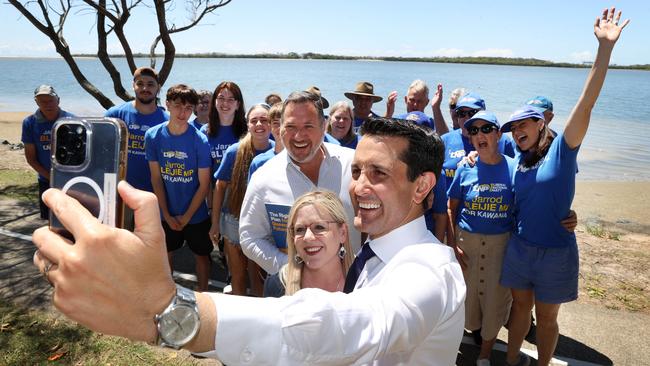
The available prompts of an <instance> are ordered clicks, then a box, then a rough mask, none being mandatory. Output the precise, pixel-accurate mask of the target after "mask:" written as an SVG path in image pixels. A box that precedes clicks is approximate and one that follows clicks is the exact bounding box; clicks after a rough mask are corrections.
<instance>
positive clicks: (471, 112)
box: [456, 109, 478, 118]
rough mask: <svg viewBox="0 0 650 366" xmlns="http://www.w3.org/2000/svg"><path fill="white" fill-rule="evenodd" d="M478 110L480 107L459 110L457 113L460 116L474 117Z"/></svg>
mask: <svg viewBox="0 0 650 366" xmlns="http://www.w3.org/2000/svg"><path fill="white" fill-rule="evenodd" d="M477 112H478V109H469V110H462V109H461V110H457V111H456V115H458V117H460V118H465V117H469V118H472V117H473V116H474V115H475V114H476V113H477Z"/></svg>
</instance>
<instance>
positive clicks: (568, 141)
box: [501, 8, 629, 365]
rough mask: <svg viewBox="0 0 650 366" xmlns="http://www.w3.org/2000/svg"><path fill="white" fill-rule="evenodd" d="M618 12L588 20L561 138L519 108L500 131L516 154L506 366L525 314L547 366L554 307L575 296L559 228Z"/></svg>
mask: <svg viewBox="0 0 650 366" xmlns="http://www.w3.org/2000/svg"><path fill="white" fill-rule="evenodd" d="M620 19H621V12H620V11H619V12H618V13H616V12H615V9H614V8H611V10H610V9H605V10H604V11H603V13H602V16H601V17H599V18H597V19H596V22H595V24H594V33H595V35H596V38H597V39H598V53H597V55H596V60H595V61H594V64H593V66H592V68H591V71H590V73H589V75H588V77H587V81H586V82H585V86H584V89H583V91H582V95H581V96H580V99H579V100H578V103H577V104H576V106H575V107H574V108H573V111H572V112H571V115H570V116H569V119H568V121H567V124H566V127H565V129H564V132H563V133H560V134H558V135H557V136H555V137H554V136H553V135H552V134H551V133H550V131H549V129H548V127H547V126H546V124H545V123H544V116H543V114H542V113H540V111H539V110H537V109H535V108H532V107H531V106H529V105H527V106H524V107H523V108H521V109H519V110H517V111H515V112H514V113H513V115H512V116H511V117H510V120H509V121H508V122H507V123H506V124H505V125H503V127H502V128H501V132H508V131H511V132H512V137H513V139H514V140H515V143H516V144H517V147H518V148H519V150H521V152H522V154H521V155H519V156H518V161H517V164H518V165H517V167H516V171H515V173H514V180H513V183H514V189H515V195H516V201H515V207H514V210H515V216H516V228H515V230H514V232H513V234H512V236H511V238H510V240H509V242H508V247H507V249H506V254H505V258H504V260H503V271H502V274H501V284H502V285H503V286H506V287H510V288H511V289H512V297H513V303H512V312H511V314H510V325H509V332H508V355H507V362H508V363H509V364H511V365H513V364H517V365H527V364H529V363H530V359H529V358H528V356H526V355H524V354H522V353H520V352H519V349H520V348H521V344H522V342H523V339H524V336H525V335H526V332H528V328H529V327H530V315H529V314H530V311H531V309H532V307H533V305H535V312H536V315H537V352H538V355H539V360H538V364H539V365H547V364H548V363H549V362H550V360H551V357H552V356H553V352H554V351H555V346H556V344H557V339H558V334H559V329H558V324H557V316H558V312H559V310H560V304H562V303H565V302H569V301H573V300H575V299H576V298H577V297H578V248H577V243H576V237H575V234H573V233H571V232H568V231H567V230H565V229H564V228H563V227H562V226H561V224H560V218H563V217H566V216H567V214H568V212H569V208H570V206H571V202H572V200H573V196H574V193H575V174H576V157H577V155H578V150H579V148H580V144H581V143H582V140H583V139H584V137H585V134H586V133H587V128H588V127H589V120H590V116H591V110H592V108H593V106H594V104H595V103H596V99H597V98H598V95H599V94H600V90H601V89H602V86H603V83H604V81H605V75H606V73H607V67H608V65H609V59H610V56H611V54H612V50H613V48H614V45H615V44H616V41H617V40H618V38H619V36H620V34H621V30H622V29H623V28H624V27H625V26H626V25H627V24H628V22H629V20H626V21H624V22H622V23H621V24H620V25H619V21H620Z"/></svg>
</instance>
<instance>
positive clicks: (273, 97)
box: [264, 93, 282, 106]
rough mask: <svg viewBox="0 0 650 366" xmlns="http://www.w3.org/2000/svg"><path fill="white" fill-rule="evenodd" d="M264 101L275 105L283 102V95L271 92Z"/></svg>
mask: <svg viewBox="0 0 650 366" xmlns="http://www.w3.org/2000/svg"><path fill="white" fill-rule="evenodd" d="M264 103H266V104H268V105H270V106H273V105H274V104H278V103H282V97H281V96H280V95H279V94H276V93H271V94H269V95H267V96H266V98H264Z"/></svg>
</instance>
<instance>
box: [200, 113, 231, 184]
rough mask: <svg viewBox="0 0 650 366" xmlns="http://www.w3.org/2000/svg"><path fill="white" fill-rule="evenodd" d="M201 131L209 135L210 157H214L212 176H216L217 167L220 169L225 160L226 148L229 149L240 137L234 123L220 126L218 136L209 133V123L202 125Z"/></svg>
mask: <svg viewBox="0 0 650 366" xmlns="http://www.w3.org/2000/svg"><path fill="white" fill-rule="evenodd" d="M201 132H203V134H205V135H206V136H207V138H208V143H209V144H210V158H211V159H212V169H211V170H210V176H211V177H214V174H215V173H216V172H217V169H219V165H221V161H222V160H223V156H224V153H225V152H226V149H228V148H229V147H230V146H231V145H232V144H234V143H236V142H237V141H239V137H238V136H235V132H234V130H233V128H232V125H230V126H219V133H218V134H217V136H210V135H208V125H207V124H205V125H203V127H201Z"/></svg>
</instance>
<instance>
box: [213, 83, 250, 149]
mask: <svg viewBox="0 0 650 366" xmlns="http://www.w3.org/2000/svg"><path fill="white" fill-rule="evenodd" d="M223 89H228V90H229V91H230V92H231V93H232V95H233V97H234V98H235V99H236V100H237V101H238V102H239V108H237V110H236V111H235V119H234V120H233V121H232V130H233V134H234V135H235V137H236V138H238V139H239V138H241V137H242V136H244V134H245V133H246V132H247V131H248V128H247V126H246V116H245V115H244V110H245V109H246V107H244V97H243V96H242V94H241V89H239V86H237V84H235V83H234V82H232V81H222V82H221V83H220V84H219V85H217V87H216V88H214V92H213V93H212V98H210V114H209V117H208V127H207V132H208V136H210V137H217V136H219V127H220V126H221V121H220V120H219V112H218V111H217V109H216V108H215V105H216V104H217V96H218V95H219V92H220V91H222V90H223Z"/></svg>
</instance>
